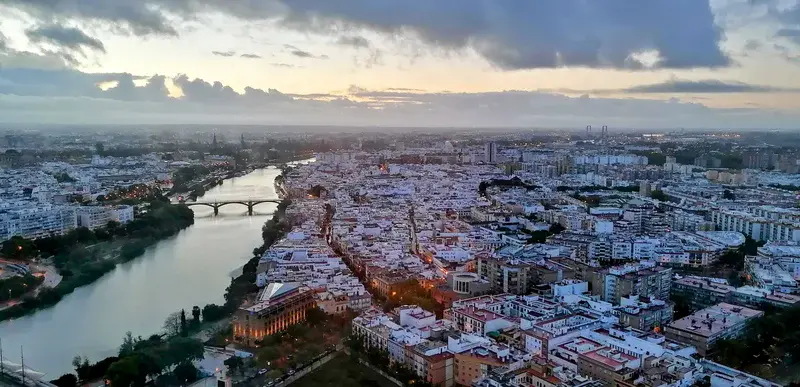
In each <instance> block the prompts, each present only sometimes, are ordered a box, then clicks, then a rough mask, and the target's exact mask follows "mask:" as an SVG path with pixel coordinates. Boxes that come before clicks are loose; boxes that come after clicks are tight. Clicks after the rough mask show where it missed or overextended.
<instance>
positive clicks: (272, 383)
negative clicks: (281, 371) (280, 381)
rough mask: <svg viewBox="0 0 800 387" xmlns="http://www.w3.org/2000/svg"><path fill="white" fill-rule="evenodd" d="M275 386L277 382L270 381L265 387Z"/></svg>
mask: <svg viewBox="0 0 800 387" xmlns="http://www.w3.org/2000/svg"><path fill="white" fill-rule="evenodd" d="M274 385H275V381H274V380H270V381H268V382H267V384H265V386H267V387H272V386H274Z"/></svg>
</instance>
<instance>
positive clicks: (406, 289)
mask: <svg viewBox="0 0 800 387" xmlns="http://www.w3.org/2000/svg"><path fill="white" fill-rule="evenodd" d="M392 289H393V292H392V294H389V295H388V296H386V297H384V296H381V295H379V294H378V292H375V291H373V290H372V289H370V292H371V293H372V294H373V299H374V300H375V301H376V302H378V303H379V304H381V305H383V310H384V311H385V312H388V311H390V310H392V309H394V308H397V307H399V306H402V305H417V306H419V307H420V308H422V309H425V310H427V311H429V312H433V313H434V314H436V315H437V316H439V317H442V314H443V313H444V305H442V304H440V303H438V302H436V300H434V299H433V296H432V295H431V289H426V288H425V287H424V286H422V284H420V282H419V281H418V280H416V279H410V280H406V281H403V282H400V283H397V284H394V285H392Z"/></svg>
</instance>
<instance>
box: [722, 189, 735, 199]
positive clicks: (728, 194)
mask: <svg viewBox="0 0 800 387" xmlns="http://www.w3.org/2000/svg"><path fill="white" fill-rule="evenodd" d="M722 198H723V199H727V200H736V195H734V194H733V192H731V191H730V190H728V189H726V190H725V191H722Z"/></svg>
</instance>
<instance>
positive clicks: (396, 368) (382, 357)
mask: <svg viewBox="0 0 800 387" xmlns="http://www.w3.org/2000/svg"><path fill="white" fill-rule="evenodd" d="M345 345H346V346H347V348H348V349H349V352H350V354H349V356H348V357H349V358H350V362H352V363H353V364H356V365H359V363H360V362H365V363H368V364H370V365H372V366H373V367H375V368H377V369H379V370H381V371H383V372H385V373H386V374H387V375H390V376H391V377H393V378H395V379H397V380H398V381H400V382H401V383H403V384H404V385H406V386H412V385H413V386H418V387H428V386H431V384H430V383H429V382H428V381H427V380H425V378H424V377H420V376H418V375H417V374H416V373H414V371H413V370H411V369H410V368H408V367H406V366H405V365H404V364H402V363H394V364H392V363H391V360H390V357H389V353H388V352H387V351H385V350H381V349H377V348H374V347H370V346H367V345H365V342H364V338H363V337H360V336H357V335H353V334H351V335H350V336H348V337H347V339H346V340H345ZM361 367H364V366H363V365H361ZM384 385H388V384H384Z"/></svg>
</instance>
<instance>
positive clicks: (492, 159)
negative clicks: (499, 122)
mask: <svg viewBox="0 0 800 387" xmlns="http://www.w3.org/2000/svg"><path fill="white" fill-rule="evenodd" d="M483 151H484V160H485V161H486V162H487V163H489V164H494V163H496V162H497V144H495V143H493V142H487V143H486V145H485V146H484V149H483Z"/></svg>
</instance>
